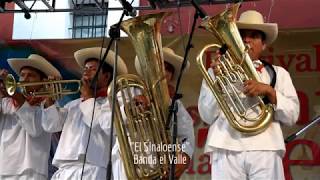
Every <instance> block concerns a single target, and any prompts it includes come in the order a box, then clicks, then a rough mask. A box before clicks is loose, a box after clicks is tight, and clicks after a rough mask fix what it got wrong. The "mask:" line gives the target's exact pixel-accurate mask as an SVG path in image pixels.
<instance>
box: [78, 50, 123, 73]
mask: <svg viewBox="0 0 320 180" xmlns="http://www.w3.org/2000/svg"><path fill="white" fill-rule="evenodd" d="M105 52H106V48H102V51H101V47H91V48H84V49H80V50H78V51H76V52H75V53H74V58H75V59H76V61H77V63H78V64H79V66H80V67H81V68H83V67H84V63H85V62H86V60H87V59H90V58H95V59H99V60H100V59H101V58H103V55H104V53H105ZM100 56H101V58H100ZM105 61H106V63H108V64H109V65H110V66H111V67H113V66H114V61H115V53H114V52H113V51H111V50H109V53H108V55H107V57H106V59H105ZM127 73H128V70H127V66H126V64H125V62H124V61H123V59H122V58H121V57H120V56H118V74H127Z"/></svg>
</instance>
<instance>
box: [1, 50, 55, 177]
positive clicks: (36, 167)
mask: <svg viewBox="0 0 320 180" xmlns="http://www.w3.org/2000/svg"><path fill="white" fill-rule="evenodd" d="M8 63H9V65H10V67H11V68H12V69H13V70H14V72H15V73H16V74H18V75H19V80H20V82H39V81H44V80H45V79H47V78H48V76H56V77H61V75H60V72H59V71H58V70H57V69H56V68H55V67H54V66H53V65H51V64H50V63H49V62H48V61H47V60H46V59H45V58H43V57H42V56H39V55H36V54H31V55H30V56H29V57H28V58H13V59H8ZM0 76H1V78H2V80H4V79H5V78H6V77H7V76H8V71H7V70H5V69H1V70H0ZM5 86H6V85H4V84H3V82H2V84H1V91H0V93H1V96H2V99H1V110H0V179H37V180H46V179H47V176H48V157H49V150H50V142H51V134H50V133H47V132H45V131H44V129H43V128H42V125H41V107H40V104H43V99H42V98H39V97H34V96H32V95H30V94H28V93H29V92H37V91H39V90H40V89H42V88H43V87H42V86H38V85H37V86H29V87H27V88H26V94H24V95H23V94H21V92H19V91H16V92H15V93H14V95H13V96H11V97H10V96H9V95H8V94H7V92H6V89H5Z"/></svg>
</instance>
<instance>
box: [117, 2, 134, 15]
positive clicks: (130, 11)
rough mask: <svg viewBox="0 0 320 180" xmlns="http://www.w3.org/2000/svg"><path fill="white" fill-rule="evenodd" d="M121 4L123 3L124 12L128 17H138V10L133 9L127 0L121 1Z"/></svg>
mask: <svg viewBox="0 0 320 180" xmlns="http://www.w3.org/2000/svg"><path fill="white" fill-rule="evenodd" d="M119 2H120V3H121V5H122V7H123V10H125V11H126V15H127V16H132V17H135V16H136V15H137V11H136V9H135V8H133V7H132V6H131V4H130V3H129V2H128V1H126V0H119Z"/></svg>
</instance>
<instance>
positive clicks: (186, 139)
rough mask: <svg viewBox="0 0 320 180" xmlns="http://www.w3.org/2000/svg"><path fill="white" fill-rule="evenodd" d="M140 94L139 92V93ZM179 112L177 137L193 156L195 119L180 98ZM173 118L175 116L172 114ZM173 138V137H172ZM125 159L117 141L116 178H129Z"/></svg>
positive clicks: (113, 152)
mask: <svg viewBox="0 0 320 180" xmlns="http://www.w3.org/2000/svg"><path fill="white" fill-rule="evenodd" d="M138 94H139V93H138ZM176 102H177V106H178V112H177V124H178V125H177V126H178V132H177V138H178V139H179V144H181V145H182V146H181V147H182V151H183V152H184V153H186V154H187V155H188V156H189V157H190V158H192V155H193V152H194V146H195V137H194V129H193V121H192V118H191V116H190V115H189V113H188V112H187V110H186V109H185V107H184V106H183V104H182V103H181V101H180V100H177V101H176ZM172 119H173V116H172ZM170 140H171V139H170ZM122 161H123V160H122V159H121V152H120V147H119V142H118V141H116V143H115V145H114V147H113V149H112V164H113V166H112V169H113V170H112V171H113V177H114V179H121V180H124V179H127V177H126V174H125V169H124V166H123V162H122Z"/></svg>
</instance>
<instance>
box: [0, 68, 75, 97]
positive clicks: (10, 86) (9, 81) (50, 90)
mask: <svg viewBox="0 0 320 180" xmlns="http://www.w3.org/2000/svg"><path fill="white" fill-rule="evenodd" d="M3 83H4V86H5V89H6V92H7V93H8V95H9V96H12V95H13V94H14V93H15V92H16V91H17V90H18V89H19V92H21V93H22V94H23V95H24V96H32V97H51V98H53V99H60V98H62V97H63V96H65V95H70V94H76V93H78V92H80V88H81V80H49V81H41V82H17V81H16V80H15V79H14V76H13V75H12V74H8V75H7V77H6V78H5V79H4V82H3ZM71 84H76V85H77V89H75V90H72V89H66V88H65V87H64V86H65V85H71ZM41 85H42V86H44V88H41V89H40V90H39V91H31V92H30V91H28V90H27V88H28V87H31V86H41Z"/></svg>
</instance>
